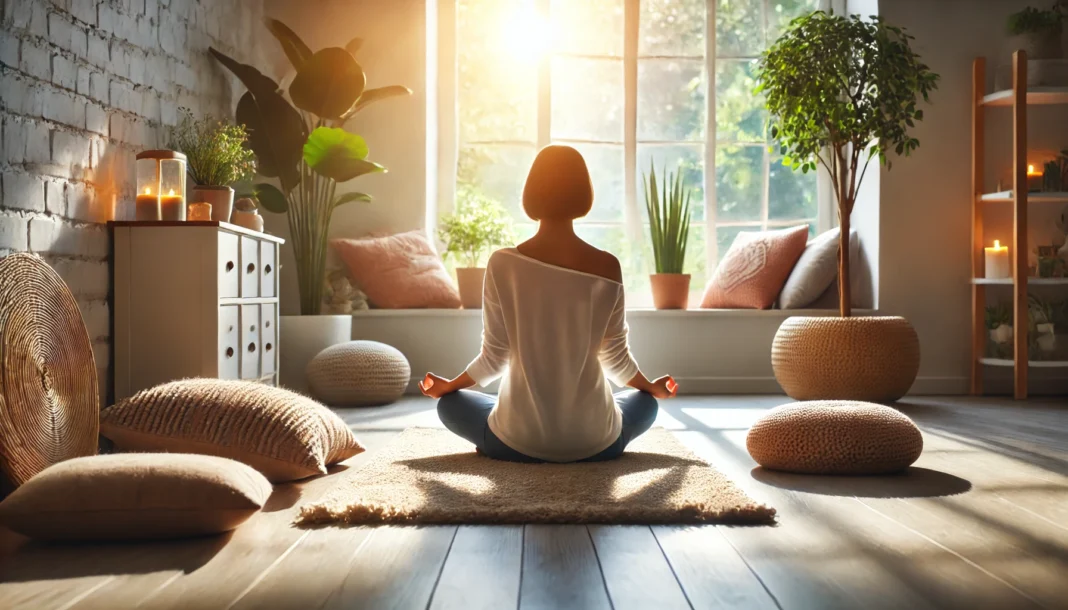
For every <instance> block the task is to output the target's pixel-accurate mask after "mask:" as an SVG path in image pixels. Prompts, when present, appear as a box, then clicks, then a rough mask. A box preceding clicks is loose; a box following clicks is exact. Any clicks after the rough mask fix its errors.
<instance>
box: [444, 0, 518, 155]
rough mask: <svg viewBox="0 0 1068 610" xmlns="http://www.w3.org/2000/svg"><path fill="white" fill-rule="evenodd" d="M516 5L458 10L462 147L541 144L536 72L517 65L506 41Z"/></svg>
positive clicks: (491, 3) (483, 2)
mask: <svg viewBox="0 0 1068 610" xmlns="http://www.w3.org/2000/svg"><path fill="white" fill-rule="evenodd" d="M515 10H516V8H515V7H514V6H512V3H505V2H498V1H496V0H460V1H459V2H458V4H457V24H456V28H457V49H456V51H457V70H458V75H457V79H458V81H459V82H458V86H459V91H458V93H457V98H458V103H459V109H458V114H459V117H458V118H459V124H460V138H461V140H462V141H465V142H471V141H501V140H507V141H528V142H534V141H535V140H537V115H538V110H537V82H538V79H537V77H536V72H532V71H531V66H530V65H527V63H529V62H527V63H523V62H519V64H518V65H517V57H516V55H515V54H514V53H510V52H505V51H503V49H505V48H509V47H508V45H506V42H505V40H504V32H505V31H506V28H505V27H504V25H503V24H507V23H509V21H510V20H513V19H514V15H513V14H512V13H513V12H514V11H515Z"/></svg>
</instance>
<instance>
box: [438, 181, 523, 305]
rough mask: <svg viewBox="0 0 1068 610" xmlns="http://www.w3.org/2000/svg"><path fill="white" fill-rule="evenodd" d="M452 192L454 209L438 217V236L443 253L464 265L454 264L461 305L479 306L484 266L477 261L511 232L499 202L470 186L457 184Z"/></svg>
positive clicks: (509, 240) (506, 240) (512, 238)
mask: <svg viewBox="0 0 1068 610" xmlns="http://www.w3.org/2000/svg"><path fill="white" fill-rule="evenodd" d="M456 195H457V196H456V200H457V211H456V213H455V214H453V215H451V216H448V217H446V218H445V219H443V220H442V223H441V228H440V229H439V230H438V236H439V237H440V238H441V241H442V242H444V243H445V251H444V254H445V255H446V256H450V255H451V256H453V257H454V259H455V260H456V262H458V263H459V264H462V265H464V266H463V267H457V268H456V285H457V287H458V288H459V289H460V302H461V303H462V304H463V307H464V309H481V308H482V282H483V280H484V279H485V277H486V268H485V267H481V266H480V265H481V264H482V261H484V260H485V258H486V257H487V256H488V254H489V252H490V250H491V249H493V248H494V247H497V246H505V245H510V244H512V243H514V242H515V236H514V235H513V233H512V225H511V223H510V222H509V221H508V219H507V216H506V215H505V212H504V210H503V209H502V208H501V206H500V204H499V203H497V202H496V201H494V200H492V199H490V198H489V197H486V196H485V195H483V194H482V193H481V192H478V191H477V190H474V188H473V187H470V186H461V187H460V188H459V189H458V191H457V194H456Z"/></svg>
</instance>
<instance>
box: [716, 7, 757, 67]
mask: <svg viewBox="0 0 1068 610" xmlns="http://www.w3.org/2000/svg"><path fill="white" fill-rule="evenodd" d="M715 1H716V53H717V54H718V55H723V56H729V57H747V56H748V57H751V56H756V55H759V54H760V52H761V51H763V50H764V16H763V15H762V14H761V13H762V11H761V6H760V5H761V3H762V0H715Z"/></svg>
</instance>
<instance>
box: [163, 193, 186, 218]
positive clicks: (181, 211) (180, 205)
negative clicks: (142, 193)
mask: <svg viewBox="0 0 1068 610" xmlns="http://www.w3.org/2000/svg"><path fill="white" fill-rule="evenodd" d="M159 210H160V218H162V219H163V220H185V197H182V196H181V195H175V194H174V189H171V191H170V192H169V193H168V194H166V195H161V196H160V198H159Z"/></svg>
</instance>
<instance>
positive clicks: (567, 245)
mask: <svg viewBox="0 0 1068 610" xmlns="http://www.w3.org/2000/svg"><path fill="white" fill-rule="evenodd" d="M516 250H518V251H519V252H520V253H521V254H523V255H524V256H526V257H528V258H532V259H535V260H538V261H541V262H543V263H547V264H549V265H554V266H556V267H563V268H565V269H571V270H574V271H581V272H583V273H589V274H590V275H597V276H600V277H603V278H605V279H609V280H612V281H614V282H620V283H622V282H623V272H622V270H621V269H620V267H619V261H618V260H617V259H616V257H614V256H612V255H611V254H609V253H608V252H605V251H604V250H599V249H597V248H595V247H593V246H591V245H590V244H588V243H586V242H584V241H582V240H581V239H579V238H578V237H577V236H575V235H574V234H573V233H571V234H569V233H567V232H563V231H561V232H560V233H559V234H555V233H554V232H552V231H541V232H539V233H538V234H537V235H535V236H534V237H532V238H530V239H528V240H527V241H525V242H523V243H521V244H519V245H518V246H516Z"/></svg>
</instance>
